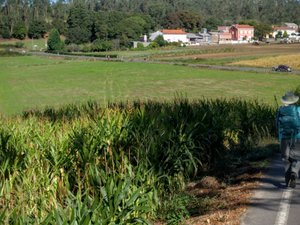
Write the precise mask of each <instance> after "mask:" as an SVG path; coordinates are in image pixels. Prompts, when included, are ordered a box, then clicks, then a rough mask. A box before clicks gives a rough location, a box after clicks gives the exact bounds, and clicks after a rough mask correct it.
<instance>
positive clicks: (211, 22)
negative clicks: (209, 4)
mask: <svg viewBox="0 0 300 225" xmlns="http://www.w3.org/2000/svg"><path fill="white" fill-rule="evenodd" d="M220 25H222V21H221V20H219V19H216V18H214V17H210V18H208V19H207V20H206V22H205V23H204V25H203V26H204V27H205V28H207V30H209V31H211V30H217V28H218V26H220Z"/></svg>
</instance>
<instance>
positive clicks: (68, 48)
mask: <svg viewBox="0 0 300 225" xmlns="http://www.w3.org/2000/svg"><path fill="white" fill-rule="evenodd" d="M66 51H67V52H80V46H79V45H77V44H69V45H67V46H66Z"/></svg>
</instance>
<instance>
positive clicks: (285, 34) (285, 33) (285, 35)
mask: <svg viewBox="0 0 300 225" xmlns="http://www.w3.org/2000/svg"><path fill="white" fill-rule="evenodd" d="M282 37H283V38H288V37H289V35H288V33H287V32H286V30H285V31H284V32H283V35H282Z"/></svg>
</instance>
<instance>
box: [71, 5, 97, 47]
mask: <svg viewBox="0 0 300 225" xmlns="http://www.w3.org/2000/svg"><path fill="white" fill-rule="evenodd" d="M92 25H93V21H92V16H91V13H90V12H89V10H88V9H87V7H86V6H85V5H83V4H75V5H74V6H73V7H72V8H71V9H70V13H69V17H68V20H67V33H66V36H67V39H66V42H67V43H75V44H82V43H88V42H90V41H91V37H92Z"/></svg>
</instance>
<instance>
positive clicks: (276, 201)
mask: <svg viewBox="0 0 300 225" xmlns="http://www.w3.org/2000/svg"><path fill="white" fill-rule="evenodd" d="M283 173H284V171H283V167H282V162H281V159H280V156H277V157H276V158H275V159H274V160H273V161H272V162H271V166H270V168H269V169H268V171H267V172H266V174H265V175H264V177H263V179H262V181H261V184H260V186H259V187H258V188H257V190H256V191H255V194H254V196H253V198H252V201H251V203H250V205H249V208H248V210H247V212H246V214H245V215H244V217H243V218H242V221H241V225H300V181H299V180H298V181H297V187H296V188H295V189H291V188H285V183H284V176H283Z"/></svg>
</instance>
